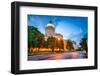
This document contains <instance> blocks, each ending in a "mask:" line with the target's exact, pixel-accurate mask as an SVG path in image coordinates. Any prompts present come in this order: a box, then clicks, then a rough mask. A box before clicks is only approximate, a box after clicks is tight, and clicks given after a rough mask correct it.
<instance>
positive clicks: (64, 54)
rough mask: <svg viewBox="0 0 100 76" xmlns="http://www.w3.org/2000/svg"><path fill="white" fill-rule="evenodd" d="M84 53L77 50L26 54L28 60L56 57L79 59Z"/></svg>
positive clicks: (56, 58) (52, 58)
mask: <svg viewBox="0 0 100 76" xmlns="http://www.w3.org/2000/svg"><path fill="white" fill-rule="evenodd" d="M84 56H85V53H84V52H83V51H81V52H80V51H77V52H62V53H49V54H40V55H33V56H28V60H29V61H32V60H58V59H81V58H84Z"/></svg>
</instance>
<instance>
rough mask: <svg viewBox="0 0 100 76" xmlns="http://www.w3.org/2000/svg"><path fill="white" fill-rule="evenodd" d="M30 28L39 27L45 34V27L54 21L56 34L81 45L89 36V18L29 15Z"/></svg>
mask: <svg viewBox="0 0 100 76" xmlns="http://www.w3.org/2000/svg"><path fill="white" fill-rule="evenodd" d="M27 20H28V21H27V23H28V26H34V27H37V28H38V30H39V31H40V32H41V33H43V34H45V27H46V26H47V24H48V22H49V21H52V22H53V24H54V27H55V32H56V33H60V34H62V35H63V38H64V39H66V40H67V39H70V40H72V41H75V42H76V43H77V44H79V42H80V40H81V38H83V36H84V35H85V34H88V17H79V16H52V15H34V14H32V15H28V16H27Z"/></svg>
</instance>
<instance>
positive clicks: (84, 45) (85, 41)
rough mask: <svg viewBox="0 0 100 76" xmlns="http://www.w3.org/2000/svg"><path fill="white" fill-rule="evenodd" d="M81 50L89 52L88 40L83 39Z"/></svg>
mask: <svg viewBox="0 0 100 76" xmlns="http://www.w3.org/2000/svg"><path fill="white" fill-rule="evenodd" d="M80 45H81V48H82V49H83V50H85V51H87V38H82V39H81V41H80Z"/></svg>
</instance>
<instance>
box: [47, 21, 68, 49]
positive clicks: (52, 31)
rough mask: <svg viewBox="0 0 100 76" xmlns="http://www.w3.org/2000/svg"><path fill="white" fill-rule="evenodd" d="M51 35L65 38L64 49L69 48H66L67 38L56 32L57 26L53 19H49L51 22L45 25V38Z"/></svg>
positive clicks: (60, 38) (61, 38) (59, 38)
mask: <svg viewBox="0 0 100 76" xmlns="http://www.w3.org/2000/svg"><path fill="white" fill-rule="evenodd" d="M49 37H55V38H57V39H58V40H63V44H64V50H67V49H66V45H67V40H64V39H63V35H62V34H60V33H56V32H55V26H54V24H53V22H52V21H49V23H48V24H47V25H46V27H45V40H47V39H48V38H49Z"/></svg>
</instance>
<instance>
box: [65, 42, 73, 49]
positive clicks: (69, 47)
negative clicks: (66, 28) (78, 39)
mask: <svg viewBox="0 0 100 76" xmlns="http://www.w3.org/2000/svg"><path fill="white" fill-rule="evenodd" d="M66 48H67V49H68V50H72V49H74V47H73V43H72V41H71V40H67V45H66Z"/></svg>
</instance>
